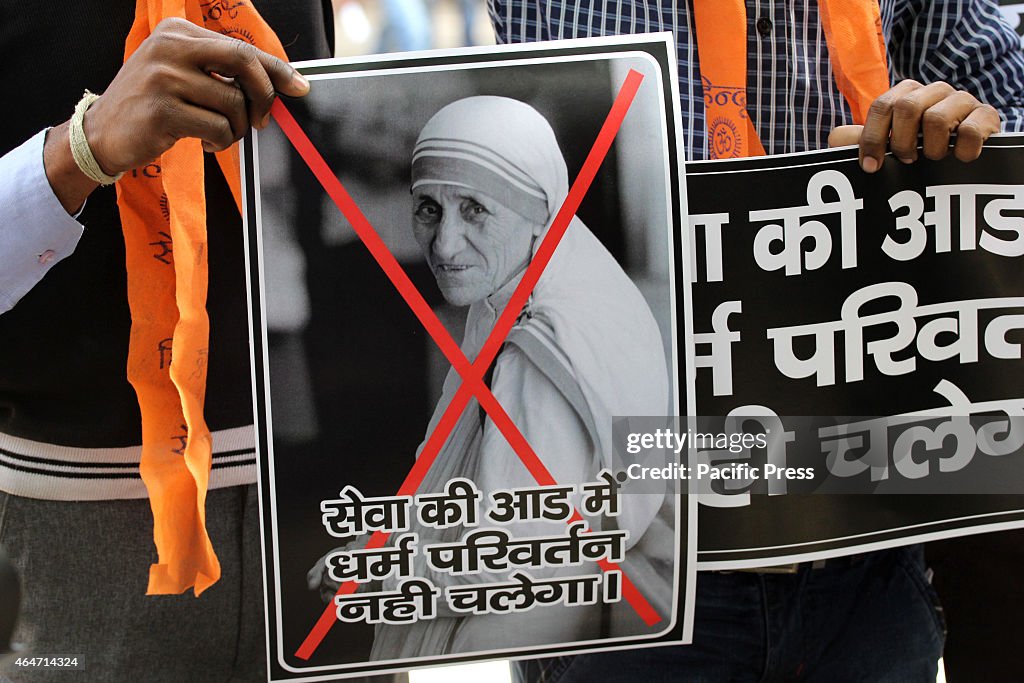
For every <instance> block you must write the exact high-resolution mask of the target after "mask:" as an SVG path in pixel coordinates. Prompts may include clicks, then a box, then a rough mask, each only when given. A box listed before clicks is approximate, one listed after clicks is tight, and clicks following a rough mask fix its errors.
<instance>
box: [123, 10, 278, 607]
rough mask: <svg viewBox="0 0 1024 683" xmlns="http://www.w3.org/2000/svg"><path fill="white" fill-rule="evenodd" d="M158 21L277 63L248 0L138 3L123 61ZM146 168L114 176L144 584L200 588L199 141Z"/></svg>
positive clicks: (272, 43) (206, 445)
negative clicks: (149, 545) (251, 48)
mask: <svg viewBox="0 0 1024 683" xmlns="http://www.w3.org/2000/svg"><path fill="white" fill-rule="evenodd" d="M167 17H183V18H185V19H187V20H189V21H191V22H193V23H195V24H198V25H200V26H205V27H206V28H208V29H210V30H213V31H217V32H218V33H222V34H225V35H229V36H233V37H239V38H244V39H246V40H248V41H250V42H252V43H253V44H255V45H256V46H258V47H259V48H261V49H262V50H264V51H267V52H270V53H271V54H274V55H276V56H278V57H280V58H282V59H287V58H286V57H285V54H284V50H283V48H282V47H281V43H280V42H279V41H278V39H277V37H276V36H275V35H274V33H273V31H272V30H271V29H270V28H269V27H268V26H267V25H266V23H264V21H263V20H262V18H260V16H259V14H258V13H257V12H256V10H255V9H254V8H252V6H251V5H250V4H248V3H247V2H243V3H239V4H237V5H234V6H233V7H232V9H231V10H230V11H223V12H220V13H218V14H217V17H216V18H213V17H211V16H210V13H208V14H206V15H205V16H204V13H203V11H202V7H201V6H200V3H199V0H137V3H136V9H135V23H134V24H133V26H132V29H131V31H130V33H129V35H128V39H127V41H126V43H125V59H126V60H127V59H128V58H129V57H130V56H131V55H132V54H133V53H134V52H135V50H136V49H138V47H139V45H141V44H142V42H143V41H144V40H145V39H146V38H147V37H148V36H149V35H150V33H151V32H152V30H153V29H154V28H155V27H156V25H157V24H158V23H159V22H160V21H161V20H163V19H165V18H167ZM211 78H212V76H211ZM218 161H219V163H220V166H221V169H222V171H223V172H224V174H225V177H226V178H227V179H228V184H229V186H230V187H231V188H232V192H233V193H234V194H235V198H236V201H237V200H238V199H239V196H240V195H239V192H238V188H239V166H238V152H237V149H236V148H235V147H233V148H232V149H230V150H227V151H225V152H222V153H221V154H220V155H218ZM147 171H148V174H143V173H141V172H138V171H134V172H131V173H128V174H125V176H124V177H123V178H122V179H121V180H120V181H119V182H118V183H117V202H118V207H119V209H120V212H121V223H122V227H123V231H124V240H125V250H126V267H127V271H128V304H129V307H130V308H131V313H132V330H131V339H130V342H129V349H128V379H129V381H130V382H131V384H132V386H133V387H134V388H135V392H136V394H137V395H138V399H139V407H140V410H141V413H142V462H141V466H140V470H141V473H142V479H143V481H144V482H145V484H146V487H147V489H148V491H149V498H150V506H151V507H152V510H153V521H154V524H153V539H154V541H155V543H156V547H157V553H158V556H159V557H158V564H155V565H153V566H152V567H151V568H150V573H149V587H148V591H147V592H148V593H149V594H151V595H152V594H172V593H182V592H184V591H186V590H188V589H189V588H193V589H194V591H195V594H196V595H199V594H200V593H202V592H203V591H204V590H206V589H207V588H208V587H210V586H211V585H212V584H213V583H215V582H216V581H217V580H218V579H219V578H220V564H219V562H218V561H217V555H216V553H215V552H214V549H213V545H212V543H211V542H210V538H209V536H208V535H207V533H206V512H205V510H206V493H207V488H208V485H209V478H210V463H211V438H210V431H209V429H208V428H207V426H206V421H205V420H204V419H203V405H204V400H205V395H206V362H207V354H208V347H209V329H210V325H209V319H208V318H207V315H206V292H207V282H208V278H207V242H206V196H205V183H204V178H203V151H202V146H201V143H200V141H199V140H195V139H186V140H180V141H179V142H178V143H177V144H175V145H174V146H173V147H172V148H171V149H169V150H168V151H167V152H165V153H164V154H163V155H161V157H160V159H159V160H157V162H156V163H155V165H151V166H148V167H147ZM172 359H173V362H172Z"/></svg>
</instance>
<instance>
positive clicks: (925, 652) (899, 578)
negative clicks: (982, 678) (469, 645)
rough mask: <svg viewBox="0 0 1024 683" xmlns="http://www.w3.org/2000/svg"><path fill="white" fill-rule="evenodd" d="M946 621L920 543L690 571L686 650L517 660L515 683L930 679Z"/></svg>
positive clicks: (903, 682) (930, 682) (910, 681)
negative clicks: (742, 568) (765, 570)
mask: <svg viewBox="0 0 1024 683" xmlns="http://www.w3.org/2000/svg"><path fill="white" fill-rule="evenodd" d="M944 637H945V624H944V622H943V618H942V610H941V607H939V605H938V601H937V599H936V597H935V592H934V591H933V590H932V587H931V585H930V583H929V580H928V577H927V574H926V567H925V564H924V554H923V551H922V547H921V546H919V545H915V546H908V547H905V548H896V549H893V550H884V551H880V552H873V553H866V554H863V555H855V556H852V557H846V558H839V559H837V560H829V561H828V562H826V563H825V565H824V566H823V567H820V568H816V569H815V568H812V566H811V565H810V564H809V563H804V564H802V565H801V566H800V569H799V572H798V573H796V574H752V573H747V572H701V573H700V574H698V577H697V604H696V614H695V620H694V638H693V644H692V645H686V646H670V647H655V648H647V649H642V650H626V651H622V652H604V653H597V654H590V655H580V656H576V657H556V658H553V659H540V660H531V661H522V662H517V663H516V665H515V667H514V672H515V677H516V680H517V681H518V682H519V683H577V682H578V683H640V682H643V683H658V682H661V681H666V682H667V681H679V682H682V683H732V682H737V683H739V682H748V681H750V682H753V681H823V682H825V681H827V682H828V683H842V682H845V681H851V682H852V681H869V682H871V683H876V682H884V681H892V682H893V683H897V682H898V683H914V682H916V681H921V682H922V683H925V682H927V683H933V682H934V681H935V675H936V672H937V665H938V659H939V657H940V656H941V654H942V645H943V640H944Z"/></svg>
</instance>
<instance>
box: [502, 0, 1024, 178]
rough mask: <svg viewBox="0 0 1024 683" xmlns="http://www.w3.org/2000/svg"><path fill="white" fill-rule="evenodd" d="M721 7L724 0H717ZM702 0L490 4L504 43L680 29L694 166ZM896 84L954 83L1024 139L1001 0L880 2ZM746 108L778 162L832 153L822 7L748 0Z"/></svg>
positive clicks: (699, 149)
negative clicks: (696, 20)
mask: <svg viewBox="0 0 1024 683" xmlns="http://www.w3.org/2000/svg"><path fill="white" fill-rule="evenodd" d="M711 1H714V0H711ZM692 7H693V0H671V2H669V0H661V2H658V1H656V0H488V9H489V11H490V14H491V20H492V22H493V24H494V27H495V32H496V34H497V37H498V41H499V42H503V43H513V42H527V41H536V40H552V39H558V38H581V37H587V36H605V35H612V34H626V33H646V32H654V31H672V33H673V34H675V38H676V45H677V49H678V54H679V86H680V88H679V90H680V96H681V99H682V119H683V138H684V142H685V145H686V155H687V156H686V158H687V159H705V158H707V155H708V153H707V135H706V133H705V127H704V98H703V92H702V88H701V81H700V76H699V74H700V61H699V58H698V55H697V40H696V36H695V34H694V27H693V25H692V21H691V18H692V16H693V14H692ZM881 12H882V25H883V28H884V31H885V39H886V45H887V46H888V52H889V75H890V80H891V81H892V82H893V83H896V82H898V81H900V80H902V79H905V78H913V79H916V80H918V81H921V82H922V83H931V82H934V81H946V82H947V83H950V84H951V85H953V86H955V87H956V88H958V89H962V90H966V91H968V92H970V93H972V94H973V95H975V96H976V97H978V98H979V99H980V100H982V101H983V102H987V103H989V104H991V105H992V106H994V107H995V108H996V109H998V110H999V113H1000V115H1001V116H1002V118H1003V127H1004V130H1009V131H1024V53H1022V50H1021V43H1020V38H1019V37H1018V36H1017V34H1016V33H1014V31H1013V29H1012V28H1010V26H1009V25H1008V24H1007V23H1006V22H1005V20H1004V19H1003V18H1002V17H1001V15H1000V12H999V8H998V6H997V5H996V3H995V2H994V1H993V0H881ZM747 45H748V57H747V65H748V74H747V101H748V111H749V113H750V116H751V118H752V119H753V121H754V125H755V127H756V128H757V131H758V133H759V135H760V136H761V142H762V143H763V144H764V147H765V150H766V151H767V152H768V153H769V154H781V153H785V152H800V151H804V150H811V149H820V148H822V147H825V146H827V138H828V133H829V131H831V130H832V128H834V127H835V126H838V125H842V124H844V123H852V121H853V120H852V117H851V114H850V110H849V107H848V105H847V103H846V101H845V100H844V98H843V96H842V95H841V94H840V93H839V89H838V87H837V86H836V84H835V80H834V79H833V77H832V68H831V65H830V64H829V60H828V47H827V46H826V44H825V37H824V34H823V33H822V30H821V24H820V22H819V19H818V3H817V1H816V0H785V1H784V2H780V1H778V0H747Z"/></svg>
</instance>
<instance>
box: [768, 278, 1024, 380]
mask: <svg viewBox="0 0 1024 683" xmlns="http://www.w3.org/2000/svg"><path fill="white" fill-rule="evenodd" d="M887 299H889V300H895V301H896V302H898V306H897V307H896V308H894V309H892V310H888V311H883V312H876V313H869V314H866V313H864V312H863V311H864V309H865V308H872V309H877V307H878V306H877V304H878V302H880V301H884V300H887ZM1021 308H1024V297H998V298H991V299H965V300H963V301H950V302H945V303H937V304H928V305H923V306H921V305H918V295H917V290H915V289H914V287H913V286H912V285H910V284H908V283H905V282H882V283H878V284H874V285H868V286H867V287H863V288H861V289H859V290H857V291H856V292H854V293H852V294H851V295H850V296H849V297H847V299H846V301H845V302H844V303H843V306H842V313H841V319H840V320H837V321H829V322H822V323H812V324H808V325H794V326H791V327H778V328H771V329H769V330H767V337H768V339H770V340H772V342H773V349H774V357H775V367H776V368H777V369H778V370H779V371H780V372H781V373H782V374H783V375H785V376H786V377H789V378H791V379H805V378H808V377H814V378H815V381H816V383H817V386H819V387H821V386H831V385H834V384H835V383H836V381H837V377H836V350H835V346H836V335H837V334H838V333H842V335H843V341H844V352H843V357H844V360H845V370H846V373H845V381H846V382H859V381H861V380H863V379H864V357H865V355H870V356H871V357H872V359H873V361H874V366H875V368H876V369H877V370H878V371H879V372H880V373H882V374H883V375H887V376H899V375H905V374H908V373H910V372H913V371H914V370H915V369H916V368H917V359H918V357H920V358H921V359H923V360H927V361H933V362H937V361H943V360H948V359H951V358H957V359H958V360H959V361H960V363H962V364H964V363H974V362H977V361H978V359H979V356H980V349H981V348H984V350H985V352H986V353H987V354H988V356H989V357H991V358H996V359H1001V360H1020V359H1021V357H1022V353H1021V351H1022V350H1021V344H1018V343H1013V342H1010V341H1008V339H1007V335H1008V334H1009V333H1010V332H1011V331H1014V330H1021V329H1024V315H1019V314H1005V315H996V316H990V319H989V320H988V322H987V323H986V324H985V326H984V332H982V331H981V324H980V322H979V313H980V312H981V311H995V310H997V309H1021ZM918 318H926V319H927V321H926V322H923V323H921V324H920V327H919V321H918ZM876 326H886V329H894V330H895V331H894V334H892V335H890V336H889V337H886V338H884V339H875V340H872V341H869V342H867V343H866V344H865V342H864V331H865V329H867V328H869V327H876ZM951 335H952V336H954V337H955V339H954V340H953V341H951V342H948V343H945V344H940V343H939V339H940V338H942V339H945V338H947V337H949V336H951ZM810 336H813V337H814V350H813V352H811V354H810V355H809V356H806V357H800V356H798V355H797V353H796V351H795V349H794V340H795V339H797V338H801V337H810ZM915 342H916V343H915ZM911 345H914V346H915V350H916V354H917V355H916V356H914V355H911V356H909V357H906V358H900V359H896V358H894V356H895V355H896V354H898V353H900V352H902V351H904V350H906V349H907V348H909V347H910V346H911Z"/></svg>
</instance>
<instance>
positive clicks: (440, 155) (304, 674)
mask: <svg viewBox="0 0 1024 683" xmlns="http://www.w3.org/2000/svg"><path fill="white" fill-rule="evenodd" d="M671 54H672V52H671V46H670V44H669V43H668V42H667V40H666V38H665V37H664V36H644V37H632V38H629V39H626V40H623V39H615V40H609V39H602V40H590V41H566V42H560V43H559V46H558V48H557V49H555V48H553V47H551V46H550V45H546V44H538V45H531V46H519V47H515V48H507V47H506V48H490V49H471V50H457V51H451V52H445V53H430V54H429V56H422V57H421V56H417V55H400V56H396V57H392V58H377V59H375V60H339V61H333V62H316V63H306V64H302V65H299V66H300V70H301V71H302V72H303V73H304V75H305V76H306V77H307V78H308V79H309V80H310V82H311V85H312V90H311V94H310V95H309V96H307V97H306V98H304V100H303V101H302V102H301V103H300V102H298V101H292V100H288V99H283V101H279V102H278V103H277V104H275V108H274V123H272V124H271V125H270V126H268V127H267V128H266V129H264V130H261V131H258V132H256V133H254V134H253V135H252V136H251V138H250V139H249V140H248V141H247V143H246V146H245V149H244V154H243V157H244V158H243V168H244V173H243V176H244V180H243V182H244V188H245V196H246V206H247V229H246V232H247V249H248V252H247V253H248V258H249V265H250V269H249V291H250V304H251V314H252V331H253V339H252V341H253V349H254V361H255V363H254V364H255V368H256V369H255V373H256V376H255V384H256V399H255V401H256V405H255V410H256V415H257V439H258V443H259V447H260V455H261V463H260V464H261V504H262V510H263V536H264V538H263V540H264V557H265V565H266V577H265V578H266V590H267V599H268V605H267V610H268V611H267V622H268V631H269V634H268V638H269V652H270V671H271V679H272V680H285V679H296V678H302V679H310V680H313V679H316V677H318V676H327V675H330V676H337V675H342V676H347V675H360V674H365V673H367V672H381V671H389V670H397V669H408V668H410V667H415V666H423V665H431V664H434V665H436V664H438V663H445V662H451V661H465V660H472V659H486V658H493V657H502V658H510V657H511V658H515V657H517V656H519V657H524V656H530V655H533V656H537V655H538V654H552V653H560V652H561V653H564V652H578V651H585V650H596V649H614V648H623V647H639V646H650V645H656V644H671V643H677V644H678V643H680V642H685V641H686V640H687V639H688V637H689V633H690V630H691V626H692V624H691V622H692V599H690V597H689V596H691V595H692V590H693V578H694V559H695V554H696V543H695V532H696V527H695V524H696V519H695V514H694V510H692V509H691V505H692V503H691V502H690V499H689V498H688V497H687V496H685V495H683V496H681V495H679V493H680V492H679V490H678V482H664V483H663V484H662V485H661V486H660V487H657V488H655V489H654V490H652V489H651V487H650V486H647V487H644V488H643V489H642V490H632V489H633V488H634V487H633V486H632V485H631V483H630V482H629V481H628V480H627V478H626V477H625V476H624V474H623V473H622V472H621V469H617V468H616V467H615V458H614V454H613V447H612V438H611V431H612V418H613V417H621V416H644V415H676V414H680V412H681V411H684V410H685V401H686V397H687V395H688V394H689V393H690V392H687V391H686V388H685V383H686V379H685V377H686V373H685V368H686V363H685V361H684V359H683V356H682V354H683V345H682V344H681V343H680V340H681V339H683V335H684V330H685V329H686V328H687V325H688V323H687V322H686V316H687V315H688V311H689V306H688V301H686V299H687V298H688V296H689V293H688V291H689V290H688V281H687V280H686V279H685V278H684V277H682V276H681V274H682V273H684V266H686V264H685V262H684V259H683V256H682V254H683V253H684V249H685V245H683V244H681V240H685V239H686V230H685V229H684V228H683V227H682V226H683V225H685V221H684V219H683V218H682V217H683V216H685V206H684V202H685V197H684V196H682V192H683V184H682V182H681V165H680V159H679V158H678V151H677V149H678V147H677V139H678V125H679V124H678V113H677V111H676V110H677V106H678V105H677V103H678V96H677V94H675V88H676V79H675V76H674V60H673V59H670V58H669V55H671Z"/></svg>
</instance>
